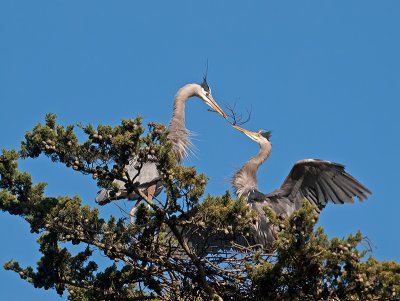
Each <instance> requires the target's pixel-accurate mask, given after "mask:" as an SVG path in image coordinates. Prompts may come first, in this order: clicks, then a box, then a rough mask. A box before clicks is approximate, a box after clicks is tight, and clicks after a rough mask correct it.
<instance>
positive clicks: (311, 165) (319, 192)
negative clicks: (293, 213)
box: [267, 159, 371, 209]
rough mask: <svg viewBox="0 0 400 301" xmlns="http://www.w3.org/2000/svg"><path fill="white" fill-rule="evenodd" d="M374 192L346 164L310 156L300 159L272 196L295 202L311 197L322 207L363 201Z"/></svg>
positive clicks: (311, 200)
mask: <svg viewBox="0 0 400 301" xmlns="http://www.w3.org/2000/svg"><path fill="white" fill-rule="evenodd" d="M368 194H371V192H370V191H369V190H368V189H367V188H366V187H365V186H364V185H362V184H361V183H360V182H359V181H357V180H356V179H355V178H353V177H352V176H351V175H350V174H348V173H347V172H346V171H345V170H344V165H341V164H338V163H333V162H330V161H325V160H318V159H307V160H301V161H298V162H296V164H295V165H294V166H293V168H292V170H291V171H290V173H289V175H288V176H287V177H286V179H285V181H284V182H283V184H282V186H281V187H280V188H278V189H277V190H276V191H274V192H272V193H270V194H268V195H267V196H268V197H273V196H279V197H285V198H288V199H289V200H291V201H292V202H301V201H302V200H303V199H307V200H308V201H310V202H311V203H314V204H315V205H316V206H317V207H318V208H319V209H322V208H324V207H325V205H326V203H327V202H329V201H331V202H333V203H335V204H344V203H353V202H354V200H353V197H358V199H359V200H360V201H362V200H365V199H367V198H368Z"/></svg>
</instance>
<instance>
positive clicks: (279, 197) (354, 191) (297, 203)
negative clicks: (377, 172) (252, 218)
mask: <svg viewBox="0 0 400 301" xmlns="http://www.w3.org/2000/svg"><path fill="white" fill-rule="evenodd" d="M234 127H235V128H236V129H237V130H239V131H241V132H243V133H245V134H246V135H247V136H248V137H250V138H251V139H253V140H254V141H256V142H257V143H258V144H259V145H260V150H259V152H258V154H257V155H256V156H254V157H252V158H251V159H250V160H249V161H247V162H246V163H245V164H244V165H243V166H242V168H240V169H239V170H238V171H237V172H236V173H235V175H234V176H233V177H232V185H233V188H234V190H235V193H236V195H237V196H238V197H244V198H246V200H247V202H248V204H249V206H250V207H251V208H252V209H254V210H255V211H256V212H257V214H258V217H259V218H258V220H257V222H256V223H255V225H254V226H253V227H252V230H251V240H250V243H252V244H260V245H262V246H264V247H265V246H269V245H270V244H271V243H272V242H273V241H274V240H275V239H276V235H277V234H276V231H275V229H274V226H273V225H272V224H271V223H270V222H269V219H268V217H267V215H266V214H265V212H264V210H263V207H265V206H268V207H269V208H271V209H272V210H273V211H274V212H275V214H277V215H278V216H282V217H288V216H290V215H291V214H292V213H293V212H294V211H296V210H298V209H300V207H301V205H302V203H303V202H304V201H305V200H306V201H309V202H310V203H311V204H313V205H314V206H315V210H316V212H317V213H319V212H320V211H321V210H322V209H323V208H324V207H325V206H326V204H327V203H328V202H332V203H335V204H344V203H353V202H354V199H353V198H354V197H357V198H358V199H359V200H360V201H362V200H365V199H367V197H368V194H371V192H370V191H369V190H368V189H367V188H366V187H365V186H363V185H362V184H361V183H360V182H359V181H357V180H356V179H355V178H353V177H352V176H351V175H350V174H348V173H347V172H346V171H345V167H344V165H342V164H338V163H334V162H330V161H326V160H319V159H306V160H300V161H298V162H296V163H295V165H294V166H293V168H292V169H291V171H290V172H289V174H288V176H287V177H286V179H285V180H284V182H283V184H282V185H281V186H280V187H279V188H278V189H276V190H275V191H273V192H271V193H268V194H263V193H261V192H259V190H258V187H257V170H258V168H259V167H260V166H261V164H263V163H264V162H265V160H267V158H268V157H269V155H270V153H271V150H272V144H271V142H270V141H269V139H270V133H269V132H264V131H259V132H250V131H247V130H245V129H242V128H240V127H238V126H234Z"/></svg>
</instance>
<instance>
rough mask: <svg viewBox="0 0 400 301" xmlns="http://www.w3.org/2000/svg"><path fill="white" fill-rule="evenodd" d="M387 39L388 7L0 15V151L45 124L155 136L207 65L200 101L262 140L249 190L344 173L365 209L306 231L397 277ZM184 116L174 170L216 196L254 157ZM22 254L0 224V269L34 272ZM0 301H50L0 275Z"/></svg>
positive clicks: (97, 9)
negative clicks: (242, 117) (302, 170)
mask: <svg viewBox="0 0 400 301" xmlns="http://www.w3.org/2000/svg"><path fill="white" fill-rule="evenodd" d="M399 28H400V2H398V1H380V2H376V1H366V0H363V1H284V2H283V1H279V2H278V1H248V2H247V3H244V1H229V2H228V1H225V2H222V1H196V2H189V1H174V2H172V1H147V2H145V3H144V2H143V3H140V4H139V3H138V2H137V1H114V2H110V1H99V0H96V1H60V0H58V1H2V2H0V41H1V42H0V86H1V89H0V103H1V112H2V114H1V118H0V127H1V129H2V130H1V132H0V148H3V147H4V148H13V147H18V145H19V141H20V140H21V139H22V138H23V135H24V133H25V131H26V130H29V129H31V128H32V127H33V126H34V125H35V124H36V123H37V122H39V121H42V120H43V117H44V115H45V113H46V112H53V113H56V114H57V115H58V116H59V121H60V122H61V123H64V124H69V123H76V122H82V123H93V124H95V125H96V124H99V123H103V124H112V125H116V124H118V123H119V122H120V120H121V119H122V118H130V117H134V116H136V114H137V113H140V114H141V115H142V116H143V117H144V120H145V122H150V121H155V122H163V123H167V122H168V120H169V118H170V116H171V109H172V101H173V96H174V94H175V92H176V91H177V90H178V88H179V87H180V86H182V85H184V84H186V83H190V82H199V81H201V79H202V76H203V74H204V71H205V64H206V61H207V59H208V61H209V72H208V78H209V84H210V86H211V87H212V89H213V95H214V98H215V99H216V100H217V101H219V102H220V103H223V102H229V103H233V102H236V103H237V107H238V109H242V110H244V109H245V108H247V107H251V108H252V119H251V121H250V122H249V123H248V124H247V125H246V127H247V128H248V129H251V130H258V129H260V128H264V129H270V130H272V131H273V137H272V142H273V150H272V155H271V157H270V158H269V160H268V161H267V163H265V164H264V165H263V167H262V168H261V169H260V171H259V173H258V178H259V187H260V190H261V191H264V192H268V191H272V190H274V189H275V188H277V187H278V186H279V185H280V184H281V183H282V181H283V179H284V178H285V176H286V175H287V174H288V172H289V170H290V168H291V167H292V166H293V164H294V163H295V162H296V161H297V160H299V159H304V158H321V159H327V160H331V161H335V162H339V163H343V164H345V165H346V168H347V170H348V171H349V172H350V173H351V174H352V175H353V176H355V177H356V178H357V179H359V180H360V181H361V182H362V183H363V184H365V185H366V186H367V187H368V188H370V190H372V192H373V195H372V196H371V197H370V199H368V200H367V201H365V202H364V203H355V204H354V205H345V206H339V205H338V206H333V205H331V206H328V208H326V209H325V210H324V211H323V213H322V215H321V217H320V221H319V224H320V225H322V226H324V227H325V229H326V231H327V233H328V234H329V235H330V236H331V237H332V236H339V237H342V236H345V235H347V234H349V233H354V232H356V231H357V230H358V229H360V230H361V231H362V232H363V234H364V235H366V236H367V237H368V238H369V239H370V240H371V241H372V242H373V244H374V252H373V255H374V256H376V257H377V258H378V259H380V260H384V259H387V260H392V259H394V260H397V261H400V237H399V236H398V235H397V231H396V230H397V227H398V223H397V222H398V219H399V213H398V212H399V211H400V202H399V195H398V186H397V185H398V180H399V175H398V170H399V169H400V164H399V160H398V154H399V147H400V142H399V134H398V131H399V130H400V122H399V116H398V115H399V112H400V107H399V100H400V88H399V87H400V85H399V83H400V56H399V53H400V40H399ZM186 113H187V117H186V118H187V127H188V128H189V129H190V130H192V131H194V132H196V133H197V136H196V137H195V138H196V140H194V143H195V145H196V147H197V151H196V156H192V157H191V158H189V159H188V160H187V161H186V162H185V165H194V166H196V167H197V169H198V171H201V172H205V173H206V174H207V175H208V176H209V177H210V181H209V186H208V189H207V192H209V193H211V194H214V195H219V194H222V193H223V192H225V191H226V190H227V189H229V188H230V185H229V178H230V176H231V175H232V174H233V172H234V171H235V170H236V169H237V168H239V167H240V166H241V165H242V164H243V163H244V162H245V161H246V160H247V159H248V158H249V157H250V156H251V155H253V154H255V153H256V152H257V151H258V145H257V144H256V143H255V142H253V141H252V140H250V139H249V138H247V137H246V136H244V135H243V134H241V133H239V132H236V131H234V130H233V129H231V128H229V127H228V126H227V124H226V123H225V122H224V121H223V120H222V119H221V118H218V116H217V115H216V114H211V113H208V112H207V107H206V106H205V105H204V104H203V103H202V102H201V101H199V100H196V99H193V100H189V102H188V105H187V107H186ZM21 168H22V169H24V170H29V171H30V172H31V173H32V175H33V179H34V181H36V182H38V181H46V182H48V183H49V186H48V188H47V190H46V192H47V193H48V194H50V195H66V194H68V195H76V194H79V195H80V196H81V197H82V198H83V199H84V200H85V203H87V204H90V205H95V204H94V201H93V198H94V195H95V193H96V191H97V187H96V185H95V183H94V182H93V181H92V180H91V179H89V178H88V177H83V176H81V175H78V174H76V173H74V172H72V171H71V170H67V169H66V168H65V167H63V166H61V165H54V164H52V163H50V162H49V160H47V159H44V158H43V159H39V160H33V161H26V162H22V163H21ZM101 210H102V214H103V215H104V216H107V215H108V214H110V213H113V214H116V215H118V214H120V213H119V211H118V210H117V209H116V207H115V206H109V207H108V208H102V209H101ZM36 238H37V237H35V236H33V235H31V234H30V233H29V229H28V227H27V225H26V223H25V222H24V221H23V220H22V219H21V218H18V217H15V216H9V215H7V214H4V213H0V240H1V241H2V242H3V243H2V247H1V250H0V262H1V263H4V262H5V261H7V260H9V259H15V260H19V261H20V262H21V263H22V264H24V265H29V264H31V265H32V264H33V265H34V264H35V262H36V261H37V260H38V259H39V256H40V255H39V252H38V251H37V249H38V247H37V245H36V242H35V239H36ZM99 256H100V255H99ZM0 298H1V299H2V300H26V298H29V300H39V299H40V300H57V299H59V298H58V297H57V295H56V294H55V292H54V291H44V290H37V289H34V288H33V287H32V286H31V285H30V284H27V283H25V282H24V281H22V280H20V279H19V277H17V275H15V274H14V273H12V272H7V271H4V270H3V269H0ZM62 299H63V300H66V296H64V297H63V298H62Z"/></svg>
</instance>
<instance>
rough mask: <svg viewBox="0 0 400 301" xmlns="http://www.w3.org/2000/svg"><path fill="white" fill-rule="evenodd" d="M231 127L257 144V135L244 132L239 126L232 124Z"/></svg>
mask: <svg viewBox="0 0 400 301" xmlns="http://www.w3.org/2000/svg"><path fill="white" fill-rule="evenodd" d="M232 126H233V127H234V128H235V129H237V130H238V131H240V132H242V133H244V134H245V135H246V136H247V137H249V138H250V139H252V140H254V141H256V142H258V136H257V135H256V134H257V133H254V132H250V131H248V130H245V129H244V128H241V127H239V126H237V125H234V124H232Z"/></svg>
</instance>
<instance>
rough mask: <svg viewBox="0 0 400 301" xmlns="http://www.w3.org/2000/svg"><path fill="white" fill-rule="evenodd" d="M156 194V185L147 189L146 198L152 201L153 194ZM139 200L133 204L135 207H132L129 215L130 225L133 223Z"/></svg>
mask: <svg viewBox="0 0 400 301" xmlns="http://www.w3.org/2000/svg"><path fill="white" fill-rule="evenodd" d="M155 192H156V185H155V184H154V185H151V186H149V187H148V188H147V198H148V199H150V200H152V199H153V197H154V193H155ZM140 202H141V200H138V201H137V202H136V204H135V206H133V208H132V210H131V212H130V213H129V216H130V219H131V224H134V223H135V211H136V208H137V206H138V205H139V204H140Z"/></svg>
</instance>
